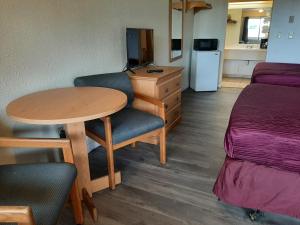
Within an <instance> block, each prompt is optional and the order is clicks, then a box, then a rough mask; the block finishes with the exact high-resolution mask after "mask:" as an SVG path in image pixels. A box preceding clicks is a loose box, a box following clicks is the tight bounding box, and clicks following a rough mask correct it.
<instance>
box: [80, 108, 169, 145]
mask: <svg viewBox="0 0 300 225" xmlns="http://www.w3.org/2000/svg"><path fill="white" fill-rule="evenodd" d="M85 125H86V128H87V130H89V131H91V132H92V133H94V134H96V135H98V136H99V137H101V138H102V139H105V131H104V123H103V122H102V120H100V119H97V120H91V121H88V122H86V124H85ZM111 125H112V141H113V144H118V143H121V142H123V141H126V140H129V139H131V138H134V137H137V136H139V135H142V134H146V133H148V132H151V131H153V130H156V129H159V128H162V127H163V126H164V121H163V120H162V119H161V118H160V117H158V116H155V115H152V114H150V113H147V112H142V111H140V110H136V109H134V108H125V109H123V110H121V111H120V112H118V113H115V114H113V115H112V116H111Z"/></svg>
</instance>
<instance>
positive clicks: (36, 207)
mask: <svg viewBox="0 0 300 225" xmlns="http://www.w3.org/2000/svg"><path fill="white" fill-rule="evenodd" d="M0 147H1V148H40V149H41V148H61V149H62V150H63V155H64V160H65V162H66V163H35V164H15V165H1V166H0V223H17V224H20V225H35V224H36V225H54V224H56V222H57V220H58V217H59V215H60V211H61V210H62V208H63V206H64V204H65V202H66V200H67V199H68V196H69V194H70V199H71V203H72V207H73V211H74V216H75V221H76V224H83V213H82V206H81V200H80V198H79V192H78V189H77V184H76V174H77V171H76V168H75V166H74V165H73V154H72V149H71V144H70V141H69V140H68V139H19V138H0Z"/></svg>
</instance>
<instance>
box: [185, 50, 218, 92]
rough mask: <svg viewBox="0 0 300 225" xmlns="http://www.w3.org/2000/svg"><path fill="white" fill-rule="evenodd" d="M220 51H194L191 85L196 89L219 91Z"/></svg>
mask: <svg viewBox="0 0 300 225" xmlns="http://www.w3.org/2000/svg"><path fill="white" fill-rule="evenodd" d="M220 57H221V52H220V51H193V54H192V68H191V79H190V87H191V88H192V89H194V90H195V91H217V90H218V84H219V71H220Z"/></svg>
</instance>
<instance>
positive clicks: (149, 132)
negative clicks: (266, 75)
mask: <svg viewBox="0 0 300 225" xmlns="http://www.w3.org/2000/svg"><path fill="white" fill-rule="evenodd" d="M74 84H75V86H77V87H84V86H94V87H107V88H113V89H117V90H120V91H122V92H124V93H125V94H126V95H127V100H128V103H127V106H126V107H125V108H124V109H123V110H121V111H120V112H117V113H115V114H113V115H112V116H111V117H105V118H101V119H98V120H93V121H88V122H86V124H85V125H86V133H87V135H88V136H89V137H90V138H91V139H93V140H95V141H96V142H98V143H99V144H101V145H102V146H103V147H104V148H105V149H106V152H107V161H108V174H109V183H110V188H111V189H115V175H114V174H115V173H114V171H115V169H114V156H113V152H114V151H115V150H118V149H120V148H122V147H124V146H127V145H130V144H133V145H134V144H135V143H136V142H137V141H144V140H145V139H146V138H149V137H153V136H158V137H159V140H160V163H161V164H165V163H166V130H165V107H164V103H163V102H161V101H160V100H158V99H154V98H151V97H148V96H144V95H140V94H135V93H134V92H133V88H132V85H131V81H130V79H129V77H128V75H127V73H124V72H122V73H110V74H102V75H101V74H99V75H91V76H85V77H78V78H76V79H75V81H74ZM135 98H138V99H141V100H143V101H146V102H148V103H150V104H153V105H156V106H158V108H159V116H156V115H152V114H150V113H147V112H143V111H140V110H138V109H134V108H133V106H132V104H133V101H134V99H135ZM102 104H103V103H102Z"/></svg>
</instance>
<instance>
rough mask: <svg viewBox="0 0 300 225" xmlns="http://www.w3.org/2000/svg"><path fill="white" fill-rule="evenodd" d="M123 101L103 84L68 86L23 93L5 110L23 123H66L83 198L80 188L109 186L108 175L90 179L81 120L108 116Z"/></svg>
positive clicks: (123, 96) (91, 188)
mask: <svg viewBox="0 0 300 225" xmlns="http://www.w3.org/2000/svg"><path fill="white" fill-rule="evenodd" d="M126 104H127V96H126V95H125V94H124V93H123V92H121V91H117V90H113V89H109V88H102V87H70V88H59V89H52V90H46V91H41V92H36V93H33V94H29V95H26V96H24V97H21V98H18V99H16V100H14V101H12V102H11V103H10V104H9V105H8V106H7V108H6V111H7V114H8V116H10V117H11V118H12V119H13V120H15V121H18V122H22V123H27V124H40V125H54V124H55V125H56V124H64V125H65V130H66V132H67V135H68V138H69V139H70V141H71V144H72V150H73V155H74V162H75V165H76V167H77V170H78V186H79V189H80V190H81V191H80V196H81V199H83V200H84V198H85V196H84V194H83V190H86V191H87V193H88V194H89V195H90V196H92V193H93V192H95V191H96V190H97V185H98V186H101V187H102V188H103V187H109V179H108V177H104V178H101V179H100V180H96V181H94V183H92V181H91V178H90V170H89V162H88V150H87V145H86V134H85V126H84V122H85V121H88V120H93V119H98V118H103V117H107V116H109V115H111V114H113V113H115V112H117V111H119V110H121V109H122V108H124V107H125V106H126ZM116 177H118V176H116ZM87 203H88V202H87Z"/></svg>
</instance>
